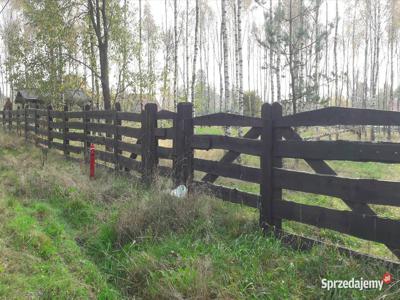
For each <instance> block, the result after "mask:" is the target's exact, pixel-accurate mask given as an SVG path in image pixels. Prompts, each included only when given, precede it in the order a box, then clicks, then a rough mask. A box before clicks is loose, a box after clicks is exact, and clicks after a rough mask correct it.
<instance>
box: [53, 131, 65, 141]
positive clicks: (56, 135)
mask: <svg viewBox="0 0 400 300" xmlns="http://www.w3.org/2000/svg"><path fill="white" fill-rule="evenodd" d="M50 137H51V138H53V139H59V140H62V139H63V138H64V135H63V133H61V132H58V131H54V130H53V131H52V132H51V133H50Z"/></svg>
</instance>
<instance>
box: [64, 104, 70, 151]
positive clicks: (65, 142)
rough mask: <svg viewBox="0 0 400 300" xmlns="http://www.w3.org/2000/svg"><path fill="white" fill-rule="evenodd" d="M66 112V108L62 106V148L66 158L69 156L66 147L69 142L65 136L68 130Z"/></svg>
mask: <svg viewBox="0 0 400 300" xmlns="http://www.w3.org/2000/svg"><path fill="white" fill-rule="evenodd" d="M67 111H68V106H67V105H64V113H63V148H64V155H65V156H68V155H69V151H68V150H67V147H68V145H69V140H68V139H67V134H68V132H69V129H68V125H67V122H68V117H67V114H66V112H67Z"/></svg>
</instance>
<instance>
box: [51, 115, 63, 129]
mask: <svg viewBox="0 0 400 300" xmlns="http://www.w3.org/2000/svg"><path fill="white" fill-rule="evenodd" d="M50 115H51V114H50ZM50 126H51V128H54V129H62V128H64V127H63V126H64V124H63V123H62V122H50Z"/></svg>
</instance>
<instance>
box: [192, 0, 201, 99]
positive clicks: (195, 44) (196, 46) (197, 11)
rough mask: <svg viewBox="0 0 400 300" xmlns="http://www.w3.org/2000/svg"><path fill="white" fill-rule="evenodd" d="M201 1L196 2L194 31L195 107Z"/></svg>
mask: <svg viewBox="0 0 400 300" xmlns="http://www.w3.org/2000/svg"><path fill="white" fill-rule="evenodd" d="M199 9H200V8H199V0H196V25H195V30H194V51H193V70H192V96H191V100H192V103H193V106H194V104H195V103H194V101H195V99H194V88H195V84H196V60H197V52H198V51H199V45H198V36H199Z"/></svg>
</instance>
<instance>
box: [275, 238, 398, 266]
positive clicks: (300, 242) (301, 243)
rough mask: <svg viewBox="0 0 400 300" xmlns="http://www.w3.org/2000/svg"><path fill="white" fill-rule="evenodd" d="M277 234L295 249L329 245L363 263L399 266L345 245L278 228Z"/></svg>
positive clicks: (396, 263)
mask: <svg viewBox="0 0 400 300" xmlns="http://www.w3.org/2000/svg"><path fill="white" fill-rule="evenodd" d="M278 236H279V239H280V240H281V242H282V243H283V244H284V245H286V246H289V247H291V248H292V249H294V250H296V251H298V250H302V251H306V250H311V249H312V248H313V247H314V246H316V245H318V246H320V247H324V248H326V247H330V248H332V249H335V250H337V251H338V252H339V253H341V254H344V255H347V256H349V257H353V258H356V259H361V260H362V261H363V263H367V262H369V261H370V262H372V263H374V264H376V263H377V262H378V263H379V264H380V265H381V266H385V267H386V268H388V270H389V271H391V272H394V271H395V270H398V268H399V267H400V263H399V262H398V261H393V260H387V259H383V258H381V257H378V256H373V255H370V254H366V253H360V252H357V251H354V250H352V249H349V248H346V247H344V246H341V245H338V244H333V243H329V242H327V241H321V240H318V239H314V238H310V237H305V236H302V235H297V234H293V233H288V232H286V231H282V230H280V231H279V232H278Z"/></svg>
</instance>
